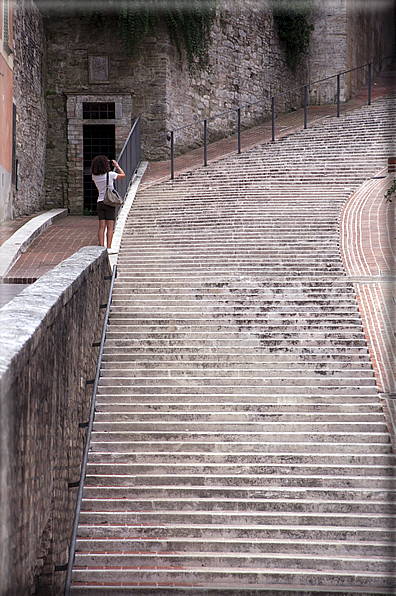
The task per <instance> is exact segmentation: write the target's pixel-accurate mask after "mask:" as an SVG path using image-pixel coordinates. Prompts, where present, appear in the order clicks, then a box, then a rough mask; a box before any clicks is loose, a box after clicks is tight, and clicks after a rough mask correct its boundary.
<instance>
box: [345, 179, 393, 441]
mask: <svg viewBox="0 0 396 596" xmlns="http://www.w3.org/2000/svg"><path fill="white" fill-rule="evenodd" d="M393 179H394V173H391V174H389V173H388V171H387V168H385V169H384V170H382V171H380V172H378V174H377V176H376V178H374V179H371V180H368V181H367V182H365V183H364V184H363V185H362V186H361V187H360V188H359V189H358V190H357V191H356V192H354V193H353V194H352V196H351V197H350V198H349V200H348V201H347V203H346V205H345V207H344V209H343V212H342V216H341V222H340V248H341V255H342V258H343V263H344V268H345V271H346V273H347V275H349V276H351V277H352V279H354V285H355V290H356V296H357V300H358V304H359V310H360V314H361V317H362V321H363V328H364V331H365V336H366V340H367V345H368V348H369V352H370V358H371V362H372V365H373V369H374V373H375V377H376V381H377V387H378V390H379V391H380V393H382V394H383V395H382V405H383V409H384V412H385V414H386V417H387V423H388V428H389V429H390V433H391V435H392V443H393V445H394V449H395V452H396V426H395V424H396V407H395V398H396V379H395V372H396V339H395V332H396V250H395V239H396V226H395V216H396V211H395V208H396V203H395V201H392V202H391V203H390V202H386V201H385V200H384V195H385V193H386V191H387V189H388V188H389V187H390V186H391V184H392V181H393Z"/></svg>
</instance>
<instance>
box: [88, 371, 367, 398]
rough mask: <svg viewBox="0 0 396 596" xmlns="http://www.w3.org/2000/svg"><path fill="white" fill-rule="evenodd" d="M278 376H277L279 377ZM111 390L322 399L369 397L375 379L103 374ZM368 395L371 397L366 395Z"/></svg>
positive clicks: (263, 373)
mask: <svg viewBox="0 0 396 596" xmlns="http://www.w3.org/2000/svg"><path fill="white" fill-rule="evenodd" d="M278 374H280V373H278ZM108 385H109V386H112V387H114V388H115V387H122V388H124V389H125V388H130V389H134V388H136V389H137V390H138V391H139V390H140V391H143V392H146V391H147V390H148V391H149V392H152V391H158V392H159V393H160V392H161V391H169V390H170V389H172V391H174V392H175V393H176V394H177V393H180V392H181V391H182V392H184V391H185V392H186V393H191V391H195V392H196V391H198V390H200V391H203V392H208V391H211V392H214V393H216V392H218V393H219V394H221V393H224V392H225V391H229V392H230V393H235V391H237V390H238V389H239V390H241V391H242V393H244V392H246V393H252V392H255V393H257V392H260V390H261V389H265V388H269V387H271V388H272V390H273V391H275V392H276V393H299V394H307V395H309V394H310V391H312V388H314V389H316V390H317V391H318V392H323V394H324V395H326V394H328V393H329V392H330V393H331V392H336V393H337V392H339V391H341V392H342V393H345V395H348V391H356V393H362V391H367V390H368V388H370V387H371V388H373V389H375V392H373V393H372V395H375V394H376V388H375V379H374V378H373V377H371V376H370V377H369V378H362V377H360V376H359V377H345V378H339V379H338V378H324V377H323V375H320V376H318V375H312V377H302V378H296V377H287V376H279V377H269V376H267V375H266V373H265V371H262V376H261V377H257V378H254V377H253V376H249V375H248V376H247V377H246V378H239V377H236V378H230V377H226V376H221V377H215V376H213V377H205V376H195V377H192V376H187V375H182V374H177V375H176V374H175V376H173V377H170V376H169V377H167V376H159V377H154V376H152V377H145V376H139V377H134V376H125V377H122V376H120V375H114V376H107V375H106V376H105V373H103V375H102V376H101V378H100V386H101V387H104V386H108ZM367 394H368V395H369V394H370V393H369V392H368V391H367Z"/></svg>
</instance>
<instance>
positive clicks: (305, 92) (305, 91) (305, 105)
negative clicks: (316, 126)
mask: <svg viewBox="0 0 396 596" xmlns="http://www.w3.org/2000/svg"><path fill="white" fill-rule="evenodd" d="M307 99H308V85H304V128H307Z"/></svg>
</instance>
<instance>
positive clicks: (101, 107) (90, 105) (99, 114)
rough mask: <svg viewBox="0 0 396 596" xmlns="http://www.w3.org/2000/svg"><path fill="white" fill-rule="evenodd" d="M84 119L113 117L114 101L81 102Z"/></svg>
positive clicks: (107, 118)
mask: <svg viewBox="0 0 396 596" xmlns="http://www.w3.org/2000/svg"><path fill="white" fill-rule="evenodd" d="M83 118H84V120H111V119H114V118H115V103H114V102H109V103H105V102H87V101H84V102H83Z"/></svg>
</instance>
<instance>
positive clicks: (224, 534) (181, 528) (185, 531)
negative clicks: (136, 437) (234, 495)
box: [78, 523, 394, 544]
mask: <svg viewBox="0 0 396 596" xmlns="http://www.w3.org/2000/svg"><path fill="white" fill-rule="evenodd" d="M131 531H132V532H133V537H134V538H138V537H139V538H142V539H144V538H150V539H151V540H152V539H153V538H157V539H160V540H163V539H165V540H168V539H172V538H185V537H186V535H187V536H194V537H195V538H196V539H200V538H202V539H203V538H205V539H209V540H212V539H215V538H217V539H220V538H223V539H228V540H230V541H232V540H240V539H242V540H250V541H251V542H254V541H256V540H268V539H273V540H278V539H279V540H316V541H320V540H323V541H328V540H342V541H344V540H345V541H351V542H357V541H359V542H360V541H362V542H363V541H364V542H369V543H370V542H388V543H389V544H393V540H394V529H393V528H392V527H389V528H387V527H386V526H384V527H380V528H378V527H375V526H370V527H366V528H364V527H355V526H347V525H345V526H342V527H338V526H322V525H319V526H315V525H305V524H299V525H293V524H292V525H279V526H277V525H276V524H275V525H272V524H271V525H257V524H254V525H252V526H247V525H244V526H232V525H229V524H226V525H223V524H204V525H202V526H198V525H193V524H189V525H188V524H187V525H186V524H167V525H166V526H165V525H164V524H159V525H153V524H141V525H140V524H134V523H132V524H131V525H130V526H128V525H126V524H120V525H114V526H112V525H110V524H98V525H96V524H93V525H91V524H81V525H80V527H79V533H78V536H79V537H80V538H88V537H92V538H110V539H111V538H112V537H113V536H114V535H116V536H118V537H119V538H131Z"/></svg>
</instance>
